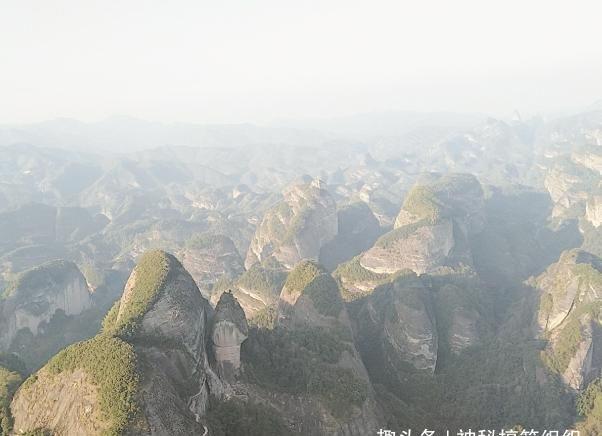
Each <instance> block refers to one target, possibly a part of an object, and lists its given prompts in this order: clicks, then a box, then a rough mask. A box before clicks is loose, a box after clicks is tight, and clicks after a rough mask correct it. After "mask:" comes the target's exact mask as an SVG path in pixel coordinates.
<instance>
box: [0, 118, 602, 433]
mask: <svg viewBox="0 0 602 436" xmlns="http://www.w3.org/2000/svg"><path fill="white" fill-rule="evenodd" d="M429 120H430V121H429ZM440 121H441V119H440V117H434V118H429V117H426V118H424V119H423V121H421V122H420V123H418V124H416V125H412V126H406V127H404V128H403V129H401V128H400V130H399V132H398V134H396V135H394V136H387V137H383V136H378V137H364V138H363V140H362V141H360V142H356V141H351V140H349V138H346V137H337V136H336V135H335V136H333V135H334V134H333V135H324V136H320V135H318V134H317V133H315V132H314V133H312V134H311V135H308V136H307V138H309V139H307V141H305V140H304V139H303V138H297V139H298V140H296V141H292V142H291V143H288V144H280V143H278V144H277V145H278V146H276V145H275V144H274V143H271V142H270V141H273V140H276V139H278V138H279V139H278V140H279V141H280V140H282V141H285V140H286V139H287V138H286V137H282V136H281V134H282V132H278V135H276V133H274V136H273V137H270V136H269V135H268V136H261V137H259V136H258V137H256V136H255V135H259V132H255V133H254V134H253V135H251V136H250V137H245V135H242V136H241V135H235V136H233V137H232V138H234V137H235V138H238V139H237V140H240V141H243V142H244V141H251V143H249V144H247V143H246V142H245V144H247V145H246V146H245V147H242V146H241V147H234V146H232V147H230V148H225V147H204V148H197V147H172V146H166V147H159V148H155V149H149V150H141V151H137V152H135V153H124V154H122V155H109V154H94V153H90V152H86V151H83V150H77V151H75V150H64V149H62V150H58V149H48V148H43V147H37V146H33V145H26V144H11V145H6V146H4V145H2V146H0V434H2V436H4V435H10V436H13V435H57V436H62V435H66V436H70V435H84V434H85V435H204V436H238V435H250V436H255V435H256V436H269V435H297V434H299V435H300V434H308V435H316V436H322V435H337V436H360V435H362V436H363V435H368V434H376V433H377V432H378V431H379V429H391V430H395V431H399V430H400V429H410V428H411V429H413V432H412V434H414V432H418V433H420V432H421V431H422V430H423V429H425V428H428V429H431V430H436V431H437V433H439V432H442V433H443V434H445V431H446V430H449V431H450V434H451V433H454V434H455V432H456V431H458V430H460V429H464V430H466V429H468V428H471V429H473V430H474V429H492V430H493V429H496V430H498V431H499V430H501V429H506V430H508V429H512V428H514V429H516V428H524V429H535V430H539V431H540V432H541V431H543V430H558V431H559V432H560V433H559V434H563V432H564V430H567V429H568V430H580V431H581V435H583V436H597V435H600V434H602V311H601V309H602V259H601V257H602V218H601V216H602V212H601V204H602V200H601V198H602V165H601V162H602V148H601V147H602V145H601V144H602V133H601V132H602V112H601V111H599V110H593V111H589V112H585V113H581V114H577V115H574V116H571V117H564V118H560V119H556V120H543V119H540V118H534V119H531V120H525V121H523V120H520V119H516V120H513V121H509V122H504V121H501V120H494V119H487V120H484V121H483V122H480V123H476V122H473V124H471V125H470V126H468V125H467V124H466V122H462V123H460V124H461V125H460V124H458V125H456V124H454V122H453V120H450V121H449V123H444V124H445V125H440V126H436V125H433V126H431V125H430V124H429V123H430V122H440ZM456 121H457V120H456ZM174 129H175V127H174ZM268 130H269V129H268ZM268 130H266V131H263V130H262V135H264V134H266V132H267V131H268ZM244 131H246V130H244ZM249 132H251V130H249ZM239 133H240V132H239ZM289 133H290V132H289ZM15 134H16V133H15ZM57 134H58V133H57ZM249 134H250V133H249ZM290 134H292V133H290ZM20 135H21V136H23V135H24V133H20ZM25 137H31V138H34V137H33V136H27V135H25ZM67 139H68V138H66V139H65V141H67ZM214 139H215V138H214ZM226 139H227V138H226ZM0 140H2V138H0ZM224 140H225V139H224ZM67 142H68V141H67ZM285 142H286V141H285Z"/></svg>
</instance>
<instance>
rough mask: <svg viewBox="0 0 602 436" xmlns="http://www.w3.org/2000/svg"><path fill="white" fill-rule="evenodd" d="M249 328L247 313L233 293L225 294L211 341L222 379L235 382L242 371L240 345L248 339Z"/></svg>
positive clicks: (214, 316)
mask: <svg viewBox="0 0 602 436" xmlns="http://www.w3.org/2000/svg"><path fill="white" fill-rule="evenodd" d="M248 334H249V326H248V324H247V319H246V317H245V313H244V312H243V310H242V308H241V307H240V304H238V301H236V298H234V296H233V295H232V292H230V291H226V292H224V293H223V294H222V295H221V297H220V299H219V302H218V303H217V306H216V307H215V314H214V315H213V327H212V330H211V340H212V341H213V351H214V354H215V361H216V364H217V370H218V374H219V375H220V377H222V378H223V379H225V380H233V378H234V376H235V375H236V374H237V373H238V370H239V369H240V345H241V344H242V343H243V342H244V341H245V340H246V339H247V337H248Z"/></svg>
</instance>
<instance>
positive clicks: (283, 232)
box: [245, 179, 338, 269]
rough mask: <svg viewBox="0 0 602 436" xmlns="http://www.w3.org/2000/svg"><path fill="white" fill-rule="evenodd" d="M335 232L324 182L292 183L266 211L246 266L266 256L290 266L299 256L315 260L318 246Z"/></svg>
mask: <svg viewBox="0 0 602 436" xmlns="http://www.w3.org/2000/svg"><path fill="white" fill-rule="evenodd" d="M337 231H338V222H337V211H336V204H335V201H334V199H333V198H332V196H331V195H330V194H329V192H328V191H327V190H326V189H325V186H324V183H323V182H322V181H320V180H319V179H314V180H313V181H310V182H309V183H303V184H297V185H293V186H291V187H290V188H288V189H287V190H285V192H284V198H283V200H282V201H280V202H279V203H278V204H276V205H275V206H274V207H273V208H272V209H270V210H268V212H266V214H265V216H264V218H263V220H262V222H261V224H260V225H259V227H258V228H257V231H256V232H255V236H254V237H253V240H252V241H251V245H250V247H249V251H248V252H247V257H246V260H245V267H246V268H247V269H249V268H250V267H251V266H252V265H253V264H255V263H258V262H262V261H264V260H265V259H267V258H268V257H274V258H275V259H276V260H277V261H278V262H280V263H281V264H282V265H284V266H285V267H286V268H289V269H290V268H292V267H293V266H294V265H295V264H296V263H297V262H299V261H300V260H301V259H314V260H317V259H318V257H319V255H320V249H321V248H322V247H323V246H324V245H325V244H326V243H327V242H328V241H330V240H332V239H333V238H334V237H335V236H336V234H337Z"/></svg>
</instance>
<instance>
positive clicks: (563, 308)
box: [531, 249, 602, 390]
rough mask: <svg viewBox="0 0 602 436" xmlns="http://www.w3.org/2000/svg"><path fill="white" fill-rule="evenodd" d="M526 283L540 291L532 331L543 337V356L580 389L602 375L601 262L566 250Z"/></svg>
mask: <svg viewBox="0 0 602 436" xmlns="http://www.w3.org/2000/svg"><path fill="white" fill-rule="evenodd" d="M531 284H532V285H533V286H534V287H535V288H536V289H537V290H538V291H539V293H540V303H539V310H538V313H537V331H538V335H539V336H540V337H543V338H545V339H547V340H548V347H547V349H546V350H545V354H544V360H545V362H546V363H547V365H548V366H549V367H550V368H551V369H552V370H554V371H556V372H558V373H559V374H560V375H561V376H562V378H563V380H564V382H565V383H566V384H567V385H568V386H569V387H571V388H573V389H576V390H579V389H582V388H583V387H584V386H585V385H586V384H587V383H589V382H590V381H591V380H593V379H594V378H596V377H599V376H600V375H602V352H600V349H602V319H600V316H599V314H600V310H601V308H602V260H600V258H598V257H597V256H595V255H593V254H590V253H588V252H585V251H583V250H578V249H575V250H570V251H566V252H564V253H563V254H562V255H561V257H560V259H559V261H558V262H557V263H555V264H553V265H551V266H550V267H549V268H548V269H547V270H546V271H545V272H544V273H543V274H541V275H540V276H538V277H537V278H535V279H533V280H532V281H531Z"/></svg>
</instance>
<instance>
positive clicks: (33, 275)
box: [0, 260, 91, 351]
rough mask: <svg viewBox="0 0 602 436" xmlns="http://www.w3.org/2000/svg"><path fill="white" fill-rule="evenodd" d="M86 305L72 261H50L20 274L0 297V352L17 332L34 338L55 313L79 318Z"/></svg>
mask: <svg viewBox="0 0 602 436" xmlns="http://www.w3.org/2000/svg"><path fill="white" fill-rule="evenodd" d="M90 305H91V296H90V290H89V288H88V285H87V283H86V279H85V278H84V276H83V275H82V273H81V272H80V271H79V269H78V268H77V266H76V265H75V264H74V263H73V262H68V261H64V260H57V261H51V262H48V263H45V264H43V265H41V266H38V267H35V268H32V269H29V270H27V271H24V272H22V273H20V274H19V275H18V276H17V277H16V278H15V279H14V280H13V281H12V282H11V283H9V285H8V287H7V289H5V291H4V297H3V298H0V351H1V350H3V349H6V348H7V347H8V346H9V345H10V343H11V342H12V340H13V339H14V337H15V335H16V333H17V332H18V331H19V330H21V329H29V331H30V332H31V333H32V334H33V335H36V334H37V333H38V327H39V326H40V324H42V323H44V322H48V321H50V320H51V319H52V317H53V316H54V314H55V313H56V312H57V311H58V310H61V311H63V312H64V313H65V314H66V315H79V314H80V313H81V312H83V311H84V310H86V309H88V308H89V307H90Z"/></svg>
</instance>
